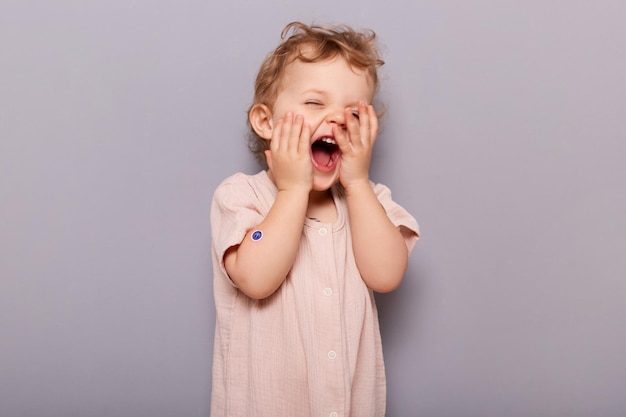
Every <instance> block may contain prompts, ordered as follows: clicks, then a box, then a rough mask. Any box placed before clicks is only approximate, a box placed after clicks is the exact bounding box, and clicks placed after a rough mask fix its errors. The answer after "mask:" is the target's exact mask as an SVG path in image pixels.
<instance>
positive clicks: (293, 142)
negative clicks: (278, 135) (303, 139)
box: [288, 114, 304, 152]
mask: <svg viewBox="0 0 626 417" xmlns="http://www.w3.org/2000/svg"><path fill="white" fill-rule="evenodd" d="M303 123H304V118H303V117H302V115H300V114H298V115H296V116H295V118H294V121H293V125H292V126H291V132H290V133H289V144H288V146H289V147H288V149H289V151H290V152H298V150H299V147H300V135H301V134H302V125H303Z"/></svg>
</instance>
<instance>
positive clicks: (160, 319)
mask: <svg viewBox="0 0 626 417" xmlns="http://www.w3.org/2000/svg"><path fill="white" fill-rule="evenodd" d="M624 16H626V3H625V2H623V1H622V0H613V1H609V0H599V1H595V2H592V1H583V0H546V1H539V0H530V1H496V0H491V1H489V0H478V1H473V2H468V1H463V0H443V1H442V0H423V1H415V2H403V1H399V0H387V1H384V2H383V1H371V0H360V1H356V0H346V1H344V2H336V1H334V0H319V1H316V2H296V1H290V0H280V1H279V0H273V1H272V0H268V1H264V2H252V1H244V0H233V1H229V2H216V1H193V0H181V1H166V0H154V1H147V0H124V1H121V0H114V1H91V2H90V1H78V0H76V1H70V0H65V1H63V0H61V1H56V2H45V1H39V2H38V1H18V0H0V415H1V416H3V417H37V416H44V415H45V416H47V417H69V416H77V417H105V416H114V417H117V416H120V417H122V416H123V417H125V416H132V417H141V416H146V417H147V416H149V417H180V416H185V417H201V416H207V415H208V412H209V406H210V404H209V402H210V389H211V380H210V377H211V359H212V343H213V329H214V304H213V299H212V276H211V263H210V229H209V207H210V202H211V197H212V193H213V190H214V189H215V187H216V186H217V184H218V183H219V182H221V181H222V180H223V179H224V178H225V177H227V176H229V175H231V174H232V173H234V172H237V171H244V172H248V173H253V172H256V171H257V170H258V169H259V168H258V167H257V166H256V163H255V162H254V161H253V159H252V157H251V156H250V155H249V153H248V151H247V148H246V142H245V138H244V135H245V132H246V124H245V116H246V110H247V108H248V106H249V104H250V102H251V98H252V88H253V79H254V76H255V74H256V72H257V69H258V67H259V65H260V63H261V61H262V59H263V58H264V57H265V55H266V54H267V53H268V52H269V51H270V50H271V49H273V48H274V47H275V46H276V44H277V43H278V41H279V34H280V31H281V30H282V28H283V27H284V25H285V24H287V23H288V22H290V21H293V20H301V21H304V22H307V23H311V22H317V23H348V24H350V25H352V26H354V27H356V28H371V29H373V30H375V31H376V32H377V33H378V35H379V40H380V44H381V47H382V51H383V57H384V59H385V61H386V65H385V66H384V67H383V70H382V90H381V93H380V98H381V99H382V101H383V102H384V103H385V104H386V106H387V115H386V116H385V119H384V121H383V123H384V127H383V131H382V133H381V135H380V140H379V141H378V143H377V147H376V150H375V157H374V161H373V167H372V170H371V174H372V178H373V179H374V180H375V181H377V182H383V183H385V184H386V185H388V186H389V187H390V188H391V189H392V191H393V195H394V198H395V199H396V200H397V201H398V202H400V203H401V204H403V205H404V206H405V207H406V208H407V209H408V210H409V211H410V212H411V213H412V214H413V215H415V216H416V218H417V219H418V221H419V223H420V225H421V227H422V232H423V239H422V240H421V241H420V242H419V243H418V245H417V247H416V248H415V251H414V252H413V255H412V257H411V261H410V266H409V270H408V272H407V274H406V277H405V280H404V282H403V284H402V286H401V287H400V288H399V289H398V290H397V291H395V292H394V293H391V294H387V295H384V296H380V297H378V300H379V310H380V319H381V326H382V334H383V345H384V353H385V358H386V365H387V375H388V415H389V416H391V417H402V416H405V417H406V416H425V417H441V416H444V417H448V416H450V417H453V416H459V417H468V416H472V417H474V416H476V417H502V416H507V417H516V416H518V417H527V416H535V417H539V416H546V417H548V416H550V417H553V416H594V417H616V416H623V415H625V414H626V396H625V395H624V387H626V356H625V354H624V352H626V192H625V191H624V190H625V189H626V186H625V183H626V77H625V75H624V74H626V25H624Z"/></svg>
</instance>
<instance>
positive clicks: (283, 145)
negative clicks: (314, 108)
mask: <svg viewBox="0 0 626 417" xmlns="http://www.w3.org/2000/svg"><path fill="white" fill-rule="evenodd" d="M292 126H293V113H291V112H287V114H286V115H285V122H284V124H283V129H282V132H281V135H280V143H279V149H280V150H281V151H287V149H288V148H289V136H290V135H291V128H292Z"/></svg>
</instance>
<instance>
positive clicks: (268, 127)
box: [248, 104, 274, 140]
mask: <svg viewBox="0 0 626 417" xmlns="http://www.w3.org/2000/svg"><path fill="white" fill-rule="evenodd" d="M248 121H249V122H250V126H252V129H253V130H254V132H255V133H256V134H257V135H258V136H259V137H261V138H263V139H267V140H270V139H271V138H272V131H273V130H274V126H273V123H272V111H271V110H270V108H269V107H267V106H266V105H265V104H255V105H254V106H252V108H251V109H250V111H249V112H248Z"/></svg>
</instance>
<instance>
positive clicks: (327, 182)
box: [311, 170, 339, 191]
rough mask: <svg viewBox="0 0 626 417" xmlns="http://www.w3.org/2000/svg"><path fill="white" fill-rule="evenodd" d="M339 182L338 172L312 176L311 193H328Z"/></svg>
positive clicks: (317, 173)
mask: <svg viewBox="0 0 626 417" xmlns="http://www.w3.org/2000/svg"><path fill="white" fill-rule="evenodd" d="M338 182H339V171H338V170H337V171H336V172H332V173H324V174H322V173H320V172H316V173H315V174H313V187H312V188H311V190H313V191H328V190H329V189H330V188H331V187H332V186H333V185H335V184H337V183H338Z"/></svg>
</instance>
